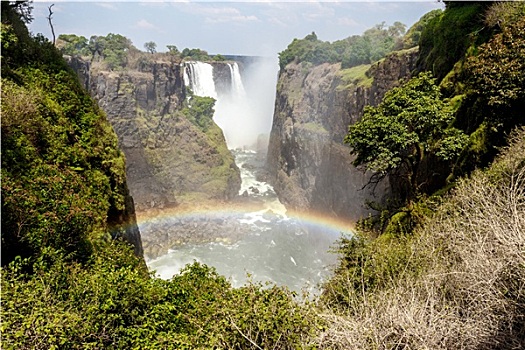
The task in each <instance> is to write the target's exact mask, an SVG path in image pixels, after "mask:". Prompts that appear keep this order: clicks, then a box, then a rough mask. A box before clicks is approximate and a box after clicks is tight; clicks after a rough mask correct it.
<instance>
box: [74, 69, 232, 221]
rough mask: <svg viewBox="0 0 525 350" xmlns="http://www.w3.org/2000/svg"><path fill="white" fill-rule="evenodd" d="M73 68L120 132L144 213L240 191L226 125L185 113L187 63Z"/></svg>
mask: <svg viewBox="0 0 525 350" xmlns="http://www.w3.org/2000/svg"><path fill="white" fill-rule="evenodd" d="M70 66H71V67H73V68H74V69H75V70H76V71H77V73H79V76H80V80H81V82H83V83H84V84H85V85H86V87H87V88H88V90H89V91H90V92H91V94H92V95H93V97H94V98H95V99H96V100H97V101H98V103H99V105H100V107H101V108H102V109H103V110H104V111H105V112H106V113H107V116H108V120H109V121H110V123H111V124H112V126H113V128H114V129H115V132H116V134H117V135H118V138H119V143H120V146H121V148H122V150H123V151H124V154H125V155H126V159H127V169H126V172H127V178H128V183H129V188H130V192H131V195H132V196H133V199H134V201H135V206H136V208H137V210H138V211H142V210H145V209H149V208H157V209H162V208H166V207H170V206H175V205H177V204H178V203H182V202H186V203H188V202H195V201H199V200H206V199H218V200H227V199H230V198H233V197H234V196H236V195H237V194H238V191H239V188H240V182H241V180H240V175H239V170H238V168H237V167H236V165H235V162H234V158H233V156H232V155H231V153H230V152H229V150H228V149H227V147H226V143H225V140H224V136H223V135H222V132H221V130H220V129H219V128H218V127H217V126H216V125H215V124H214V123H213V125H212V126H211V127H209V128H208V129H207V130H203V129H202V128H199V127H198V126H196V125H195V124H194V123H192V122H191V121H189V120H188V118H187V117H185V116H184V114H183V113H182V112H181V110H182V108H183V107H184V102H185V99H186V91H185V86H184V79H183V67H181V66H180V64H176V63H172V62H167V61H166V62H164V61H148V60H143V61H142V62H141V63H140V64H138V68H137V69H136V70H129V69H128V70H122V71H118V72H114V71H108V70H104V69H100V68H97V67H93V65H92V66H91V67H89V65H87V63H81V61H80V62H78V60H76V59H70ZM87 72H89V74H87Z"/></svg>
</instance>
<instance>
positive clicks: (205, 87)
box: [184, 62, 217, 99]
mask: <svg viewBox="0 0 525 350" xmlns="http://www.w3.org/2000/svg"><path fill="white" fill-rule="evenodd" d="M184 68H185V69H184V84H186V86H188V87H189V88H190V89H191V90H192V91H193V93H194V94H195V95H197V96H208V97H213V98H215V99H217V91H216V90H215V82H214V80H213V66H212V65H211V64H209V63H205V62H185V63H184Z"/></svg>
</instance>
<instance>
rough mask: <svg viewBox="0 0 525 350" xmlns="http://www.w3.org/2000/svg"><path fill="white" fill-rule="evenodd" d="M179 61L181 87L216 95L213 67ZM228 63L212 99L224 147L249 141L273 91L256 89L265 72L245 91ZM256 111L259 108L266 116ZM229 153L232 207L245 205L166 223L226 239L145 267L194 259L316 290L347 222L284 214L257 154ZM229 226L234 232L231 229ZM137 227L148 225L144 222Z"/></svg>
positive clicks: (164, 269)
mask: <svg viewBox="0 0 525 350" xmlns="http://www.w3.org/2000/svg"><path fill="white" fill-rule="evenodd" d="M186 64H187V65H186V70H185V78H184V80H185V82H186V84H188V85H189V86H190V87H191V88H192V90H193V91H194V93H195V94H197V95H201V96H212V95H213V94H212V92H215V85H214V84H212V83H213V81H211V82H210V78H211V79H212V80H213V70H211V71H210V70H209V67H212V66H211V65H210V64H206V63H200V62H189V63H186ZM228 66H229V69H230V74H231V80H230V82H231V88H230V89H228V91H229V93H219V94H217V93H216V92H215V95H216V98H217V102H216V106H215V114H214V119H215V121H216V122H217V124H218V125H219V126H220V127H221V128H222V129H223V132H224V134H225V137H226V140H227V143H228V146H229V147H230V149H232V148H237V147H242V146H245V145H251V144H252V143H253V142H254V140H255V139H256V136H257V131H259V132H260V131H261V130H260V129H259V130H253V132H252V129H251V127H249V126H250V125H260V124H258V123H260V120H259V119H261V118H266V119H269V120H271V113H272V111H273V99H270V98H264V96H266V97H272V96H274V95H272V93H271V92H270V93H268V92H261V90H260V89H259V87H261V86H265V83H264V82H265V81H267V80H268V74H254V75H253V76H254V77H256V78H253V79H252V80H251V81H250V83H249V84H248V85H249V88H248V89H245V85H244V84H243V80H242V79H241V75H240V72H239V67H238V65H237V63H229V64H228ZM212 68H213V67H212ZM274 73H275V74H276V73H277V71H276V70H275V71H274ZM201 74H204V75H205V76H200V75H201ZM199 84H206V86H201V85H199ZM267 86H268V89H271V90H274V89H275V85H273V86H272V85H271V84H269V85H267ZM254 87H257V89H254ZM250 92H252V93H253V92H256V93H259V95H258V96H259V97H260V98H261V99H262V100H264V101H265V102H266V104H268V103H270V104H271V105H270V106H265V107H264V108H261V107H260V105H259V104H258V102H259V103H260V102H261V101H260V100H257V96H253V97H254V98H252V99H250V97H251V96H250ZM212 97H213V96H212ZM257 111H265V113H266V115H264V113H263V114H260V113H257ZM268 114H269V116H268ZM264 131H265V130H264ZM233 153H234V155H235V159H236V163H237V165H238V167H239V168H240V170H241V178H242V184H241V189H240V192H239V195H240V199H239V202H240V203H237V205H246V206H247V207H249V208H250V210H248V211H246V210H244V211H242V210H241V211H237V209H233V210H232V211H227V212H225V211H224V208H217V209H216V210H213V211H209V212H205V213H202V212H199V213H196V214H195V215H192V216H191V218H177V219H174V220H173V221H172V225H185V226H181V228H182V227H184V228H187V227H189V228H191V227H195V228H197V227H198V228H199V229H198V230H201V229H200V227H202V228H203V229H208V230H211V231H210V232H216V231H217V230H224V231H225V233H224V234H225V235H226V238H223V237H224V236H221V238H217V240H216V241H215V242H213V243H202V244H184V245H181V246H179V247H177V248H174V249H173V250H170V251H169V252H168V254H166V255H163V256H160V257H157V258H155V259H154V260H149V261H147V263H148V266H149V267H150V268H151V269H153V270H155V271H156V272H157V274H158V275H159V276H160V277H162V278H171V276H173V274H175V273H177V272H178V271H179V270H180V269H181V268H182V267H184V265H186V264H188V263H191V262H193V261H194V260H197V261H199V262H202V263H205V264H207V265H210V266H214V267H215V268H216V269H217V271H218V272H219V273H220V274H223V275H225V276H227V277H229V278H230V279H231V281H232V284H233V285H234V286H241V285H242V284H244V283H245V282H246V280H247V277H246V275H247V273H249V274H250V275H251V276H252V278H253V279H254V280H256V281H262V282H264V281H269V282H274V283H277V284H278V285H286V286H288V287H289V288H290V289H291V290H294V291H300V290H301V289H303V288H304V287H308V288H310V289H316V287H317V284H318V283H319V282H320V281H321V280H322V279H323V278H324V277H326V275H327V273H328V272H327V271H328V270H327V266H329V265H331V264H333V263H335V261H336V256H335V255H333V254H331V253H329V248H330V247H331V245H332V244H333V243H334V242H335V241H336V240H337V238H339V237H340V236H341V232H343V231H346V232H348V233H350V231H349V230H348V226H347V223H344V224H343V223H337V222H335V221H330V220H327V219H326V218H322V217H319V216H314V215H303V216H292V215H290V214H289V213H287V212H286V209H285V207H284V205H282V204H281V203H280V202H279V199H278V198H277V196H276V194H275V192H274V191H273V188H272V186H271V185H269V184H268V183H266V182H264V181H260V180H258V179H257V176H256V175H257V173H259V172H261V171H262V170H263V167H264V159H263V157H260V156H258V154H257V152H255V151H254V150H250V149H247V148H245V147H243V149H240V148H237V149H236V150H234V151H233ZM226 221H230V222H234V223H235V225H234V226H231V225H230V226H224V222H226ZM210 225H211V229H210ZM232 227H233V228H234V230H235V231H240V233H239V232H237V233H235V234H231V233H230V230H232ZM237 227H239V228H240V229H237ZM140 229H141V231H142V230H143V229H144V230H147V227H140ZM205 235H206V234H205ZM228 235H229V236H228Z"/></svg>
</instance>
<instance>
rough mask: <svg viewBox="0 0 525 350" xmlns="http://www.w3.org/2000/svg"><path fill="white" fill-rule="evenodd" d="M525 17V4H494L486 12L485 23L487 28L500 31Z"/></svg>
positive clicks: (518, 2) (519, 2) (520, 2)
mask: <svg viewBox="0 0 525 350" xmlns="http://www.w3.org/2000/svg"><path fill="white" fill-rule="evenodd" d="M523 17H525V3H524V2H522V1H516V2H512V1H509V2H499V1H498V2H494V3H493V4H492V5H491V6H490V7H489V8H488V9H487V11H486V12H485V16H484V22H485V24H486V25H487V26H489V27H491V28H493V27H498V28H500V29H503V28H506V27H509V26H511V25H513V24H515V23H516V22H519V20H520V19H522V18H523Z"/></svg>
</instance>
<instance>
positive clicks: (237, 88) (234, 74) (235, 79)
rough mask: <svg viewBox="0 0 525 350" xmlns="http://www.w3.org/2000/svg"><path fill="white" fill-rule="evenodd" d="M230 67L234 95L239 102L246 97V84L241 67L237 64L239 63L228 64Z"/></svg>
mask: <svg viewBox="0 0 525 350" xmlns="http://www.w3.org/2000/svg"><path fill="white" fill-rule="evenodd" d="M228 67H229V68H230V75H231V82H232V88H231V90H232V95H233V96H235V97H236V99H237V100H239V98H241V99H242V98H244V97H245V95H246V91H245V90H244V84H243V83H242V79H241V73H240V72H239V65H238V64H237V62H234V63H228Z"/></svg>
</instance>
